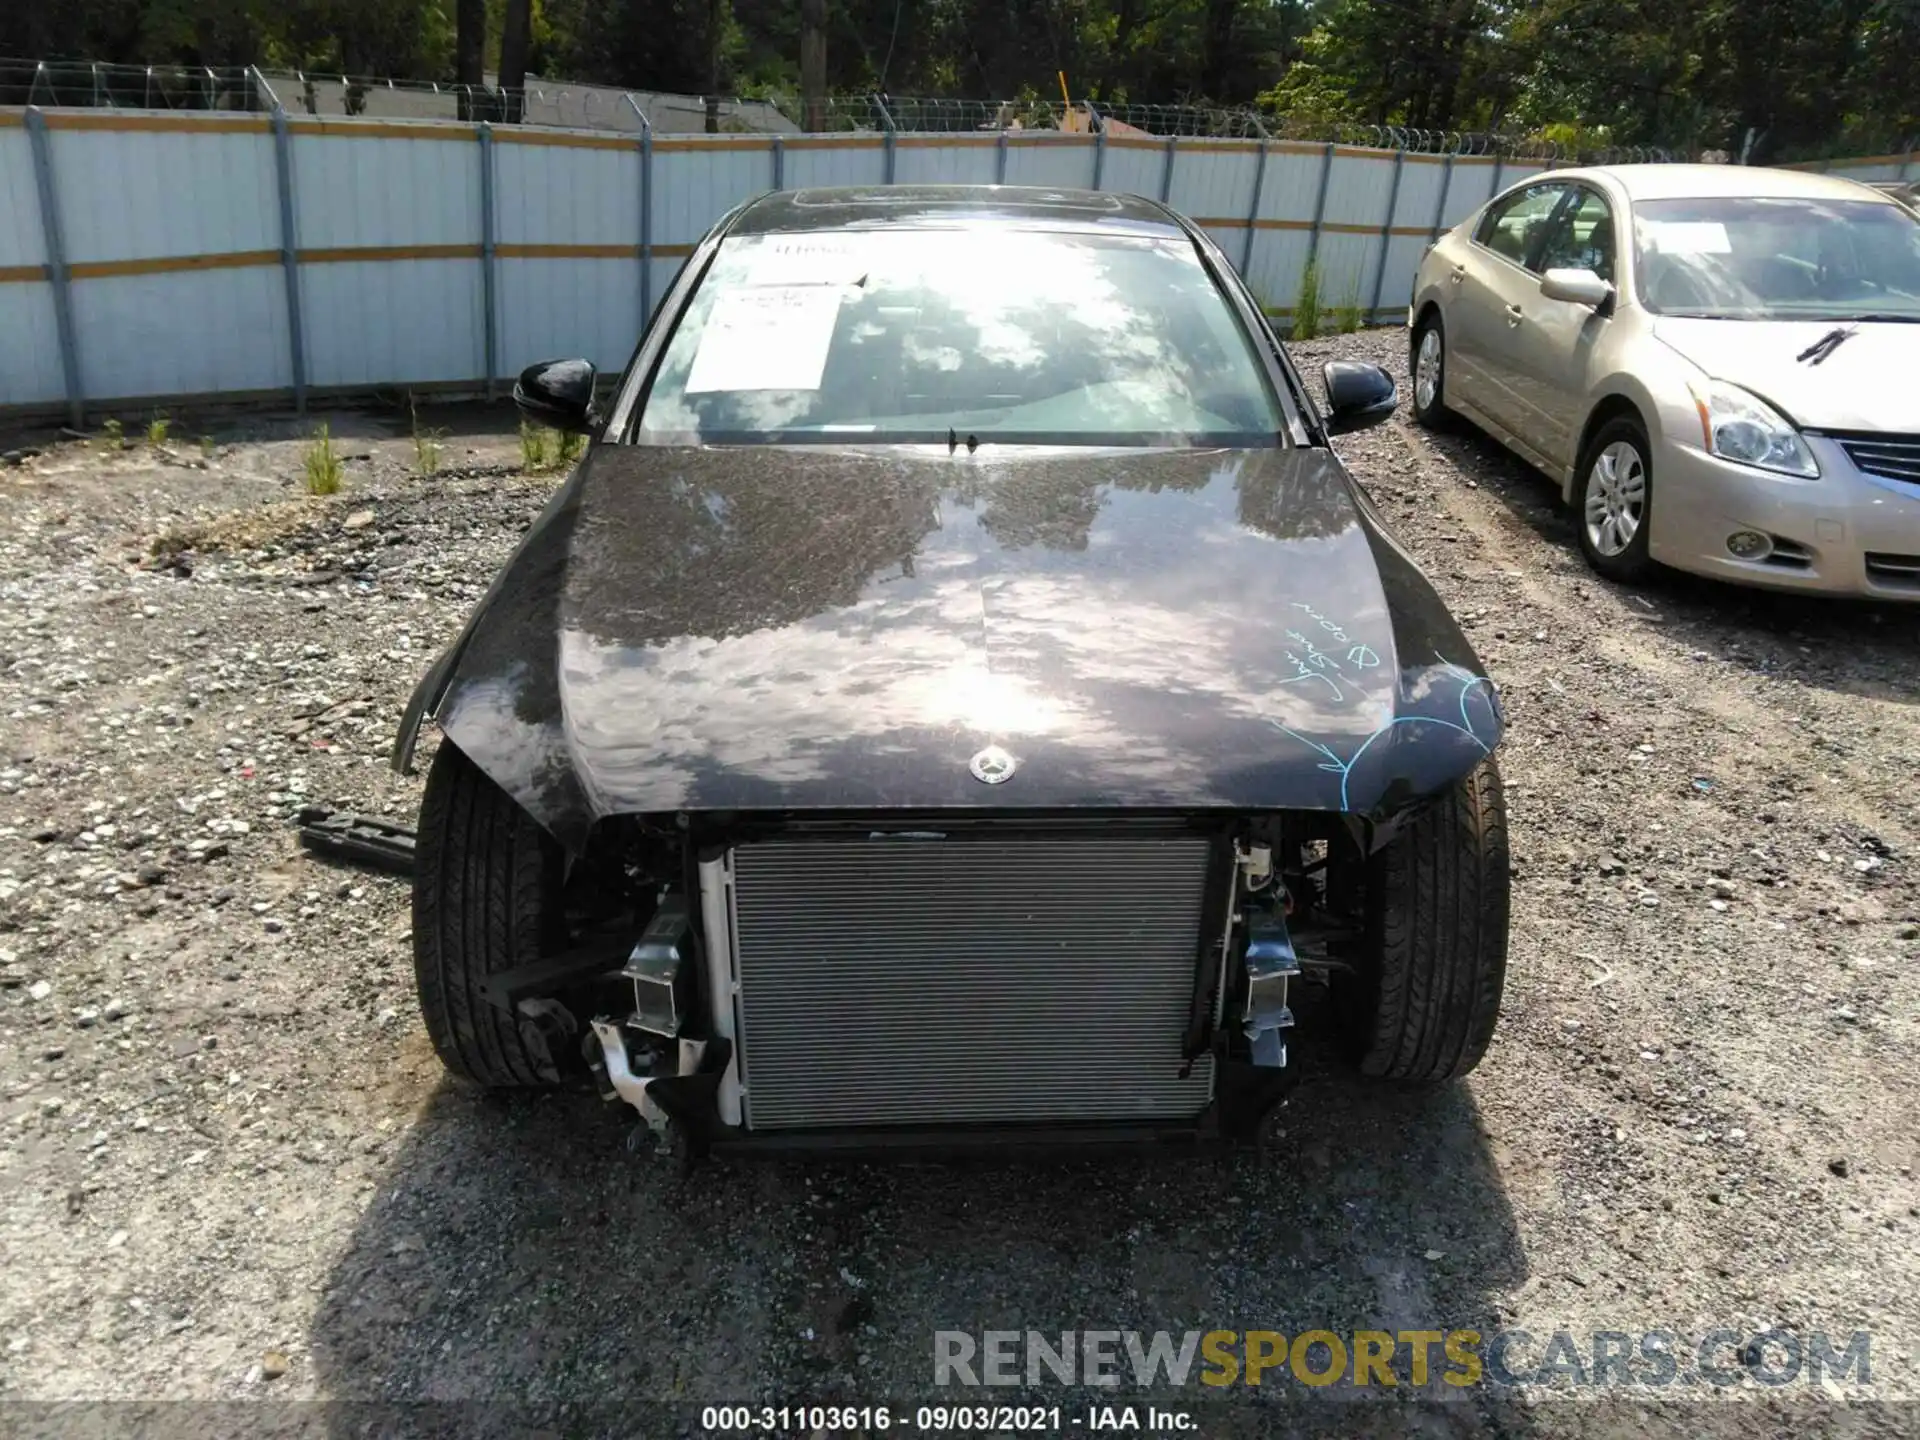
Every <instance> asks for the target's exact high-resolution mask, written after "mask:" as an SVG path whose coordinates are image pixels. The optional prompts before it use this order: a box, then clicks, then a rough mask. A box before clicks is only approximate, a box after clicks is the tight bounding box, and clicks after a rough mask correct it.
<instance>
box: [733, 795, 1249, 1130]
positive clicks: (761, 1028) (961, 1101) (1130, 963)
mask: <svg viewBox="0 0 1920 1440" xmlns="http://www.w3.org/2000/svg"><path fill="white" fill-rule="evenodd" d="M1212 854H1213V851H1212V849H1211V847H1210V845H1209V843H1208V841H1207V840H1206V839H1205V838H1204V837H1200V836H1194V835H1190V834H1183V833H1177V832H1169V831H1160V832H1142V833H1138V834H1128V833H1124V832H1122V833H1097V832H1096V833H1090V834H1085V835H1077V836H1068V837H1063V838H1053V837H1031V836H1029V837H1013V836H1005V835H999V834H959V835H954V836H950V837H947V838H925V839H904V838H896V837H890V838H884V839H868V838H831V839H826V838H819V839H816V838H809V839H798V840H778V841H769V842H763V843H759V844H748V845H742V846H740V847H739V848H738V849H736V850H735V851H734V856H733V858H734V892H733V893H734V916H733V920H734V945H735V956H736V965H737V967H738V980H739V986H740V994H739V1015H740V1025H741V1030H740V1037H739V1039H740V1058H741V1064H742V1077H741V1078H742V1080H743V1082H744V1084H745V1086H746V1104H745V1115H746V1121H747V1125H748V1127H749V1128H750V1129H754V1130H781V1129H793V1128H797V1127H814V1126H818V1127H865V1126H883V1125H925V1126H936V1125H950V1124H965V1123H980V1122H990V1121H1002V1122H1039V1121H1095V1120H1153V1121H1165V1120H1179V1119H1188V1118H1191V1117H1193V1116H1196V1115H1197V1114H1199V1112H1200V1111H1201V1110H1203V1109H1204V1108H1205V1107H1206V1105H1207V1102H1208V1100H1209V1098H1210V1097H1211V1095H1212V1088H1213V1070H1212V1062H1211V1060H1210V1059H1207V1058H1204V1057H1203V1058H1202V1059H1201V1060H1199V1061H1198V1062H1197V1063H1196V1064H1195V1065H1194V1067H1193V1070H1192V1073H1191V1074H1189V1075H1188V1076H1186V1077H1185V1078H1184V1079H1183V1078H1182V1077H1181V1074H1180V1071H1181V1067H1182V1064H1183V1061H1182V1056H1181V1046H1182V1041H1183V1039H1184V1037H1185V1033H1186V1029H1187V1024H1188V1017H1189V1013H1190V1008H1191V1005H1192V1001H1193V986H1194V974H1195V968H1196V965H1197V957H1198V953H1199V946H1200V939H1201V934H1202V924H1203V922H1202V907H1203V902H1204V900H1205V897H1206V893H1207V878H1208V868H1209V865H1210V863H1211V858H1210V857H1211V856H1212ZM1224 922H1225V916H1224V914H1223V915H1222V916H1220V917H1218V923H1219V924H1224Z"/></svg>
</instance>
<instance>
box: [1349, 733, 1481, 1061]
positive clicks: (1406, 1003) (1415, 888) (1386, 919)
mask: <svg viewBox="0 0 1920 1440" xmlns="http://www.w3.org/2000/svg"><path fill="white" fill-rule="evenodd" d="M1365 885H1366V902H1365V903H1366V915H1365V922H1364V925H1363V927H1362V935H1363V942H1362V945H1361V947H1360V953H1359V955H1358V956H1357V957H1356V959H1357V964H1356V966H1355V970H1354V972H1353V973H1351V974H1342V973H1340V972H1335V991H1334V1000H1335V1003H1336V1005H1337V1006H1338V1007H1339V1011H1340V1014H1341V1018H1342V1022H1343V1029H1344V1030H1345V1032H1346V1040H1347V1046H1348V1050H1349V1052H1350V1054H1351V1056H1352V1058H1353V1059H1354V1060H1355V1061H1356V1062H1357V1064H1358V1065H1359V1067H1360V1070H1361V1073H1363V1074H1366V1075H1371V1076H1375V1077H1378V1078H1380V1079H1385V1080H1405V1081H1414V1082H1418V1083H1424V1084H1437V1083H1440V1082H1442V1081H1446V1080H1453V1079H1457V1078H1458V1077H1460V1076H1462V1075H1465V1074H1467V1073H1468V1072H1469V1071H1470V1070H1472V1069H1473V1067H1474V1066H1476V1065H1478V1064H1479V1063H1480V1058H1481V1056H1483V1055H1485V1054H1486V1052H1487V1046H1488V1044H1489V1043H1490V1042H1491V1041H1492V1039H1493V1031H1494V1026H1495V1025H1496V1023H1497V1022H1498V1021H1499V1018H1500V995H1501V991H1502V989H1503V987H1504V985H1505V983H1506V974H1507V917H1508V910H1509V904H1510V899H1509V892H1510V888H1511V876H1510V874H1509V870H1508V856H1507V812H1506V801H1505V799H1504V797H1503V795H1502V791H1501V786H1500V772H1499V770H1498V769H1497V768H1496V767H1495V765H1494V762H1493V759H1492V757H1488V758H1487V759H1485V760H1483V761H1481V762H1480V764H1479V765H1477V766H1476V767H1475V768H1474V770H1473V772H1472V773H1471V774H1469V775H1468V776H1467V777H1466V778H1465V779H1464V780H1462V781H1460V782H1459V783H1458V784H1457V785H1455V786H1454V787H1453V789H1452V790H1450V791H1449V792H1448V793H1447V794H1446V795H1444V796H1442V797H1440V798H1439V799H1438V800H1436V801H1434V802H1433V803H1432V804H1431V805H1429V806H1428V807H1427V808H1426V809H1425V810H1423V811H1422V812H1421V813H1420V814H1418V815H1416V816H1414V817H1413V818H1412V819H1411V820H1410V821H1408V822H1407V823H1406V824H1405V825H1404V826H1403V827H1402V828H1401V831H1400V833H1399V834H1398V835H1396V836H1395V837H1394V838H1393V839H1392V840H1391V841H1390V842H1388V844H1387V845H1386V846H1385V847H1383V848H1382V849H1381V850H1379V851H1378V852H1377V853H1376V854H1374V855H1373V856H1372V857H1371V858H1370V859H1369V860H1368V861H1367V862H1366V882H1365Z"/></svg>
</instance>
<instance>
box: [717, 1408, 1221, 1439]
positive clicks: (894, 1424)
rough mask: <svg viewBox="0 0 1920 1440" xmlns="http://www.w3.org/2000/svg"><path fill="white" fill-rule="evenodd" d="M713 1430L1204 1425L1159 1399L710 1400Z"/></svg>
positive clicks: (1148, 1429)
mask: <svg viewBox="0 0 1920 1440" xmlns="http://www.w3.org/2000/svg"><path fill="white" fill-rule="evenodd" d="M700 1428H701V1429H702V1430H703V1431H704V1432H706V1433H709V1434H713V1435H725V1434H745V1435H755V1434H759V1435H787V1434H798V1435H818V1434H820V1433H822V1432H823V1431H824V1432H834V1431H841V1432H853V1433H857V1434H873V1433H878V1432H882V1431H888V1430H900V1431H903V1432H909V1433H916V1432H920V1433H931V1434H967V1433H975V1432H984V1433H988V1434H1006V1433H1008V1432H1025V1433H1033V1434H1060V1433H1063V1432H1071V1431H1074V1430H1084V1431H1090V1432H1096V1433H1097V1432H1101V1431H1131V1432H1134V1433H1138V1434H1154V1435H1182V1434H1194V1433H1196V1432H1197V1429H1198V1427H1197V1424H1196V1422H1195V1420H1194V1418H1193V1416H1192V1415H1191V1414H1190V1413H1189V1412H1188V1411H1185V1410H1179V1409H1172V1408H1165V1407H1162V1406H1158V1405H1088V1406H1084V1407H1079V1408H1076V1407H1070V1406H1062V1405H919V1406H914V1407H912V1408H909V1407H907V1406H904V1405H899V1406H895V1405H806V1404H800V1405H794V1404H787V1405H709V1406H706V1407H705V1408H704V1409H702V1411H701V1412H700Z"/></svg>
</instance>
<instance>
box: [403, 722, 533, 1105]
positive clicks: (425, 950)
mask: <svg viewBox="0 0 1920 1440" xmlns="http://www.w3.org/2000/svg"><path fill="white" fill-rule="evenodd" d="M558 858H559V857H558V847H557V846H556V845H555V844H554V842H553V840H552V839H551V837H549V836H548V835H547V834H546V832H545V831H543V830H541V829H540V827H539V826H538V825H536V824H535V823H534V822H533V820H532V819H531V818H530V817H529V816H528V815H527V814H526V812H525V811H523V810H522V809H521V808H520V807H519V806H518V805H516V804H514V802H513V801H512V800H511V799H510V798H509V797H508V796H507V795H506V794H505V793H504V792H503V791H502V790H501V789H500V788H499V787H498V786H497V785H495V784H494V783H493V782H492V781H491V780H489V779H488V778H487V777H486V776H485V775H484V774H482V773H481V771H480V770H479V768H478V767H477V766H475V765H474V764H473V762H472V761H470V760H468V759H467V757H466V756H465V755H463V754H461V753H460V751H459V749H458V748H457V747H455V746H454V745H452V744H450V743H443V744H442V745H441V746H440V750H439V753H438V754H436V755H435V756H434V761H433V768H432V769H431V771H430V772H429V773H428V776H427V787H426V795H425V798H424V799H423V801H422V802H421V807H420V827H419V832H418V835H417V837H416V842H415V862H414V885H413V955H414V978H415V982H416V985H417V988H418V993H419V1001H420V1013H421V1016H422V1018H423V1019H424V1020H425V1021H426V1026H427V1035H428V1038H429V1039H430V1040H432V1042H433V1048H434V1050H435V1051H436V1052H437V1053H438V1054H439V1056H440V1059H441V1062H442V1063H443V1064H445V1066H446V1067H447V1069H448V1070H449V1071H451V1072H452V1073H453V1074H455V1075H458V1076H460V1077H461V1078H463V1079H466V1080H470V1081H472V1082H474V1083H475V1084H478V1085H483V1086H486V1087H488V1088H490V1089H526V1088H532V1087H537V1086H542V1085H546V1084H550V1083H552V1082H553V1080H554V1079H555V1078H557V1077H554V1076H552V1075H550V1074H543V1073H542V1072H543V1069H545V1066H544V1064H543V1062H542V1060H541V1059H539V1058H538V1057H536V1055H535V1054H534V1053H533V1052H532V1051H530V1050H529V1049H528V1048H527V1045H526V1042H525V1040H524V1039H523V1038H522V1036H521V1034H520V1030H519V1026H518V1025H517V1023H516V1022H515V1021H514V1019H513V1017H512V1016H510V1015H508V1014H506V1013H505V1012H503V1011H501V1010H500V1009H499V1008H498V1007H497V1006H495V1005H493V1004H491V1003H490V1002H489V1001H488V1000H487V998H486V995H485V993H484V989H483V987H484V985H485V983H486V979H487V977H488V976H489V975H492V974H494V973H496V972H498V971H501V970H508V969H512V968H513V967H514V966H516V965H524V964H527V963H528V962H530V961H532V960H535V959H538V958H539V957H540V956H541V955H542V954H543V953H548V951H549V949H550V946H549V944H548V943H547V942H548V941H549V940H550V938H551V935H552V932H553V930H554V928H555V926H556V924H557V922H558V915H559V908H558V896H557V893H556V891H557V888H558V887H557V883H556V881H557V877H558V874H559V869H558Z"/></svg>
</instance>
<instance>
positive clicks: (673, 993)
mask: <svg viewBox="0 0 1920 1440" xmlns="http://www.w3.org/2000/svg"><path fill="white" fill-rule="evenodd" d="M692 936H693V920H692V918H691V917H690V916H689V915H688V914H687V901H686V897H685V896H683V895H671V896H668V897H667V898H666V899H665V900H662V901H661V902H660V908H659V909H658V910H656V911H655V912H654V914H653V918H652V919H651V920H649V921H647V928H646V929H645V930H643V931H641V932H640V940H639V943H637V944H636V945H635V946H634V947H633V953H632V954H631V955H630V956H628V957H627V963H626V967H625V968H624V969H622V970H621V972H620V973H621V974H622V975H624V976H625V977H626V978H627V979H629V980H631V981H632V982H633V1024H634V1025H636V1026H637V1027H639V1028H640V1029H642V1030H645V1031H646V1032H647V1033H648V1034H650V1035H663V1036H665V1037H666V1038H667V1039H669V1040H671V1039H672V1038H673V1037H674V1036H676V1035H678V1034H679V1033H680V1026H681V1024H682V1022H683V1021H684V1020H685V1019H686V1014H687V990H688V987H689V985H690V983H691V982H690V981H689V979H688V973H687V958H688V954H689V952H690V950H691V948H692V945H691V942H692Z"/></svg>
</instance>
